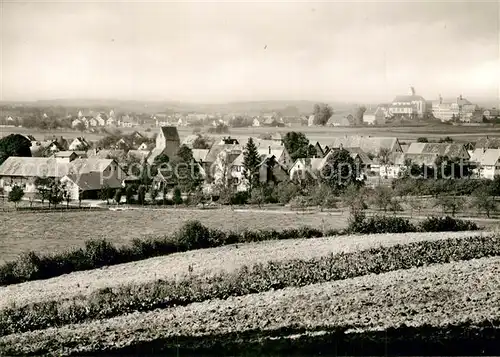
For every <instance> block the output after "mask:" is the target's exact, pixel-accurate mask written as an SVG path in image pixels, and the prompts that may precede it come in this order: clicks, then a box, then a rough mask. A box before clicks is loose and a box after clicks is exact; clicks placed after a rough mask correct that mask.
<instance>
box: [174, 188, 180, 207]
mask: <svg viewBox="0 0 500 357" xmlns="http://www.w3.org/2000/svg"><path fill="white" fill-rule="evenodd" d="M173 201H174V204H176V205H180V204H181V203H182V193H181V189H180V188H179V187H175V188H174V194H173Z"/></svg>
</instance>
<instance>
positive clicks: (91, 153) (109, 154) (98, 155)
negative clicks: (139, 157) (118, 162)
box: [87, 149, 125, 159]
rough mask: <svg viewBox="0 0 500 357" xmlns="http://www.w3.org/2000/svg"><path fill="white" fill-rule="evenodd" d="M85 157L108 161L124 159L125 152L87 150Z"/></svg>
mask: <svg viewBox="0 0 500 357" xmlns="http://www.w3.org/2000/svg"><path fill="white" fill-rule="evenodd" d="M87 156H88V157H89V158H99V159H108V158H110V157H112V158H121V157H125V150H108V149H103V150H99V151H97V152H95V151H94V150H88V151H87Z"/></svg>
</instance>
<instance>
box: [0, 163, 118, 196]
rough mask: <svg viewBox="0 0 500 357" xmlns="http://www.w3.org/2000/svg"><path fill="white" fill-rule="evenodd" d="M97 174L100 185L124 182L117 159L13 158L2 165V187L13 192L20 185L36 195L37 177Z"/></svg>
mask: <svg viewBox="0 0 500 357" xmlns="http://www.w3.org/2000/svg"><path fill="white" fill-rule="evenodd" d="M88 173H97V174H98V175H99V176H100V179H101V182H102V183H103V184H106V183H107V182H108V181H109V182H113V181H114V180H121V179H122V178H123V177H124V172H123V170H122V169H121V168H120V167H119V166H118V164H117V163H116V161H114V160H109V159H108V160H106V159H96V158H76V159H74V160H72V161H69V162H62V161H60V160H58V159H56V158H53V157H52V158H44V157H15V156H11V157H9V158H7V160H5V161H4V162H3V163H2V165H0V187H2V188H3V189H4V190H5V191H10V190H11V188H12V187H13V186H21V187H22V188H23V189H24V191H25V192H26V193H34V192H36V186H35V180H36V178H37V177H50V178H55V179H59V180H61V179H62V178H63V177H64V176H67V175H73V176H76V177H78V176H81V175H84V174H88Z"/></svg>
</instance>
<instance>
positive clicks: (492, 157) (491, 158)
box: [480, 149, 500, 166]
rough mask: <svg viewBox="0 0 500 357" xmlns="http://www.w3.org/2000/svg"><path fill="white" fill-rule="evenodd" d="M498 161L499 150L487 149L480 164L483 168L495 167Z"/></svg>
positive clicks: (499, 156) (499, 157)
mask: <svg viewBox="0 0 500 357" xmlns="http://www.w3.org/2000/svg"><path fill="white" fill-rule="evenodd" d="M499 159H500V149H487V150H486V151H485V152H484V153H483V155H482V157H481V161H480V164H481V165H483V166H495V165H496V163H497V162H498V160H499Z"/></svg>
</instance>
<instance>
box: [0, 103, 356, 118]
mask: <svg viewBox="0 0 500 357" xmlns="http://www.w3.org/2000/svg"><path fill="white" fill-rule="evenodd" d="M318 102H319V101H318ZM318 102H314V101H307V100H300V101H285V100H270V101H249V102H228V103H189V102H180V101H139V100H138V101H135V100H116V99H53V100H39V101H33V102H15V103H14V102H10V103H8V102H1V103H0V104H2V105H26V106H39V107H51V106H62V107H71V108H82V109H92V108H108V109H115V110H123V111H132V112H138V113H139V112H140V113H151V114H152V113H158V112H201V113H203V112H206V113H216V112H218V113H223V114H227V113H247V114H250V115H258V114H262V113H267V112H280V113H281V114H282V115H284V116H296V115H301V114H310V113H311V112H312V111H313V106H314V104H316V103H318ZM328 104H330V105H331V106H332V107H333V109H334V110H335V111H336V112H342V111H346V110H351V109H352V108H355V107H356V106H355V104H352V103H328Z"/></svg>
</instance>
